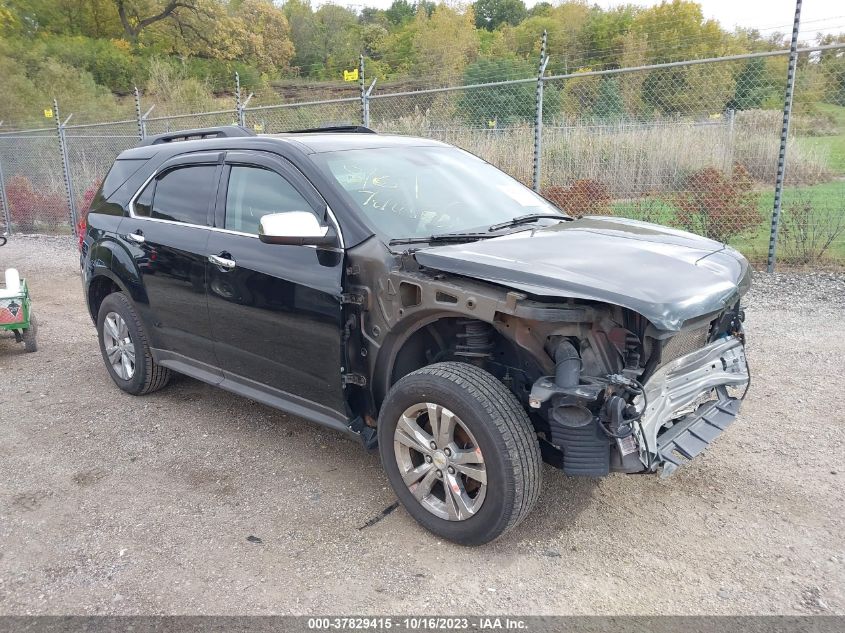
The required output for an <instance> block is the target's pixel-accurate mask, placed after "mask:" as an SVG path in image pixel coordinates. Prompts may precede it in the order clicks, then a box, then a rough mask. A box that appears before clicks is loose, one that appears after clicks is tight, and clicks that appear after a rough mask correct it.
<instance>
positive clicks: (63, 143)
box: [53, 99, 76, 235]
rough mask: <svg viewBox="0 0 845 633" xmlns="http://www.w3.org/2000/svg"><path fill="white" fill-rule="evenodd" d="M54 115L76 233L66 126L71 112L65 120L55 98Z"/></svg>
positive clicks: (69, 207) (72, 226)
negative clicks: (60, 113)
mask: <svg viewBox="0 0 845 633" xmlns="http://www.w3.org/2000/svg"><path fill="white" fill-rule="evenodd" d="M53 116H55V117H56V131H57V132H58V134H59V151H60V152H61V155H62V171H63V172H64V176H65V193H66V194H67V207H68V210H69V211H70V228H71V231H73V234H74V235H76V199H75V198H74V195H73V181H72V180H71V176H70V160H69V159H68V153H67V138H66V137H65V126H66V125H67V122H68V121H70V117H72V116H73V114H71V115H70V116H69V117H68V118H67V119H66V120H65V121H64V122H62V119H61V117H60V116H59V102H58V100H56V99H53Z"/></svg>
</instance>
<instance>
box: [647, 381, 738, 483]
mask: <svg viewBox="0 0 845 633" xmlns="http://www.w3.org/2000/svg"><path fill="white" fill-rule="evenodd" d="M718 391H721V392H722V394H720V396H722V397H720V399H719V400H717V401H715V402H710V403H705V404H703V405H701V407H700V408H699V410H698V411H696V412H695V413H690V414H688V415H687V416H686V417H684V418H683V419H681V420H679V421H677V422H675V424H674V426H672V428H670V429H668V430H666V431H665V432H664V433H663V434H662V435H660V436H659V437H658V438H657V455H658V459H659V461H660V462H661V463H662V464H663V471H662V473H661V476H663V477H668V476H669V475H671V474H672V473H673V472H675V470H676V469H677V468H678V467H679V466H683V465H684V464H685V463H686V462H688V461H689V460H691V459H692V458H694V457H696V456H697V455H698V454H699V453H701V452H702V451H703V450H704V449H705V448H707V447H708V446H709V445H710V443H711V442H712V441H713V440H715V439H716V438H717V437H719V436H720V435H721V434H722V431H724V430H725V429H726V428H728V427H729V426H730V425H731V423H732V422H733V421H734V420H735V419H736V416H737V414H738V413H739V405H740V404H741V403H742V401H741V400H739V399H738V398H730V397H728V396H727V394H726V393H725V392H724V391H723V390H722V389H719V390H718Z"/></svg>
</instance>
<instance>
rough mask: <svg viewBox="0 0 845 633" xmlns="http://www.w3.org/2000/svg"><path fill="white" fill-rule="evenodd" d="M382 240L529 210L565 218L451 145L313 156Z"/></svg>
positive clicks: (479, 226) (474, 227)
mask: <svg viewBox="0 0 845 633" xmlns="http://www.w3.org/2000/svg"><path fill="white" fill-rule="evenodd" d="M315 159H316V161H317V163H318V164H319V165H320V166H321V167H322V169H323V171H325V172H326V173H327V174H328V175H330V176H331V177H332V178H334V179H335V180H336V181H337V182H338V183H339V184H340V186H341V187H342V188H343V189H345V190H346V192H347V193H348V194H349V196H350V198H352V201H353V202H354V203H355V204H356V206H357V207H358V208H359V209H360V210H361V212H362V213H363V214H364V216H365V218H366V219H367V221H368V223H369V224H370V226H371V227H372V228H373V229H374V230H375V231H376V233H379V234H381V235H382V236H385V237H387V238H388V239H401V238H419V237H427V236H430V235H436V234H442V233H458V232H459V233H463V232H473V231H486V230H487V228H488V227H489V226H490V225H493V224H497V223H501V222H508V221H510V220H513V219H514V218H517V217H520V216H525V215H528V214H533V213H540V214H560V215H561V218H563V217H564V216H563V214H561V212H560V211H559V210H558V209H557V208H556V207H555V206H553V205H552V204H550V203H549V202H547V201H546V200H544V199H543V198H542V197H540V196H538V195H537V194H536V193H534V192H533V191H531V190H530V189H528V188H527V187H525V186H524V185H523V184H522V183H520V182H519V181H517V180H514V179H513V178H511V177H510V176H508V175H507V174H505V173H503V172H501V171H499V170H498V169H496V168H495V167H493V166H492V165H490V164H488V163H485V162H484V161H483V160H481V159H479V158H477V157H475V156H473V155H472V154H469V153H468V152H465V151H463V150H460V149H458V148H455V147H380V148H372V149H356V150H343V151H336V152H325V153H323V154H318V155H317V156H316V157H315Z"/></svg>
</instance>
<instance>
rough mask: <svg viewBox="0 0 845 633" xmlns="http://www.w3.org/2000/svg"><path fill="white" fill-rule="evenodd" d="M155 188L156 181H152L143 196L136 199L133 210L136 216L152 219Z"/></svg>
mask: <svg viewBox="0 0 845 633" xmlns="http://www.w3.org/2000/svg"><path fill="white" fill-rule="evenodd" d="M155 186H156V181H155V180H152V181H150V183H149V184H148V185H147V186H146V187H144V190H143V191H142V192H141V195H140V196H138V197H137V198H136V199H135V204H134V206H133V208H132V210H133V212H134V213H135V215H137V216H139V217H142V218H148V217H150V211H151V210H152V206H153V190H154V189H155Z"/></svg>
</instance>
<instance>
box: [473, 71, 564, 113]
mask: <svg viewBox="0 0 845 633" xmlns="http://www.w3.org/2000/svg"><path fill="white" fill-rule="evenodd" d="M536 72H537V71H536V69H535V68H534V67H533V66H532V64H531V63H530V62H528V61H524V60H519V59H514V58H510V59H479V60H478V61H476V62H474V63H473V64H470V66H468V67H467V69H466V71H465V72H464V82H463V83H464V85H466V86H468V85H473V84H479V83H486V82H490V81H496V80H497V79H508V78H513V77H530V76H531V75H532V73H536ZM535 91H536V84H535V83H534V82H526V83H520V84H512V85H508V86H500V87H488V88H472V89H469V90H464V91H461V96H460V98H459V99H458V115H459V116H460V117H461V118H462V119H463V120H464V121H466V122H467V123H468V124H469V125H472V126H474V127H488V128H499V127H505V126H509V125H515V124H518V123H530V122H533V121H534V112H535ZM559 110H560V91H559V90H558V89H557V87H556V86H553V85H548V86H546V88H545V91H544V94H543V112H544V115H545V117H544V118H551V116H552V115H553V114H554V113H556V112H558V111H559Z"/></svg>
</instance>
